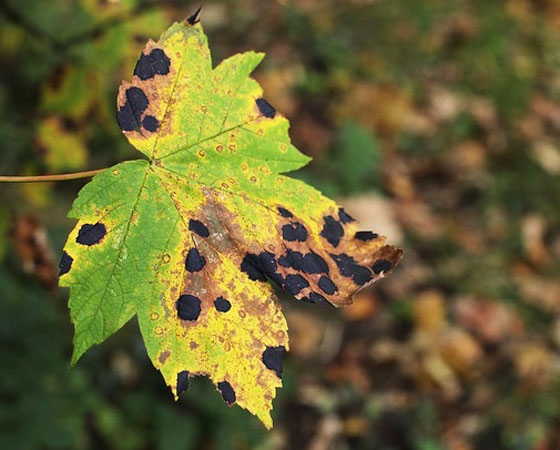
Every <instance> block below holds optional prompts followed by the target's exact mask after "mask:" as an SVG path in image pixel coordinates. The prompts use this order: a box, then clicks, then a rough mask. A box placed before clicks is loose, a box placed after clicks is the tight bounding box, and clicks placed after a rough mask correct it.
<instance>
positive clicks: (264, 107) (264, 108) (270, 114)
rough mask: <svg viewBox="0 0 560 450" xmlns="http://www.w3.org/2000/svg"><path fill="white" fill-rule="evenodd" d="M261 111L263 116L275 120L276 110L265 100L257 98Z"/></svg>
mask: <svg viewBox="0 0 560 450" xmlns="http://www.w3.org/2000/svg"><path fill="white" fill-rule="evenodd" d="M255 102H256V104H257V107H258V108H259V111H260V112H261V114H262V115H263V116H265V117H266V118H268V119H273V118H274V116H275V115H276V109H275V108H274V106H272V105H271V104H270V103H268V102H267V101H266V100H265V99H264V98H262V97H261V98H257V99H256V100H255Z"/></svg>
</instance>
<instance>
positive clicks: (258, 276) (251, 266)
mask: <svg viewBox="0 0 560 450" xmlns="http://www.w3.org/2000/svg"><path fill="white" fill-rule="evenodd" d="M277 268H278V265H277V263H276V258H275V256H274V254H273V253H270V252H262V253H260V254H258V255H255V254H253V253H247V254H246V255H245V257H244V258H243V261H242V262H241V271H242V272H245V273H246V274H247V276H248V277H249V279H251V280H253V281H266V277H267V276H268V277H269V278H270V279H271V280H272V281H274V282H275V283H276V284H277V285H278V286H280V287H282V285H283V278H282V275H281V274H279V273H277V272H276V269H277Z"/></svg>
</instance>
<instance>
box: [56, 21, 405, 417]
mask: <svg viewBox="0 0 560 450" xmlns="http://www.w3.org/2000/svg"><path fill="white" fill-rule="evenodd" d="M191 22H194V20H192V19H191V20H190V21H186V22H184V23H178V24H174V25H173V26H172V27H171V28H170V29H169V30H168V31H167V32H166V33H164V34H163V36H162V37H161V38H160V40H159V41H158V42H157V43H155V42H152V41H150V42H148V44H147V45H146V47H145V49H144V51H143V52H142V55H141V57H140V59H139V61H138V63H137V65H136V68H135V70H134V75H133V77H132V81H131V82H130V83H129V82H123V84H122V85H121V88H120V90H119V95H118V110H117V121H118V123H119V126H120V127H121V129H122V130H123V133H124V134H125V135H126V137H127V138H128V139H129V141H130V142H131V143H132V145H134V146H135V147H136V148H137V149H138V150H140V151H141V152H142V153H144V154H145V155H146V156H147V158H148V160H147V161H145V160H141V161H129V162H125V163H121V164H119V165H117V166H115V167H113V168H111V169H108V170H107V171H105V172H103V173H101V174H99V175H97V176H96V177H95V178H94V179H93V181H92V182H91V183H89V184H88V185H86V186H85V187H84V188H83V189H82V191H81V192H80V194H79V196H78V198H77V199H76V201H75V202H74V205H73V209H72V211H71V212H70V216H71V217H74V218H77V219H79V221H78V224H77V225H76V227H75V229H74V230H73V231H72V233H71V234H70V236H69V238H68V241H67V244H66V246H65V249H64V254H63V257H62V260H61V265H60V269H61V278H60V283H61V285H64V286H71V288H72V289H71V296H70V300H69V305H70V310H71V316H72V321H73V323H74V326H75V338H74V355H73V363H75V362H76V361H77V360H78V359H79V358H80V356H81V355H82V354H83V353H84V352H85V351H86V350H87V349H88V348H89V347H91V346H92V345H93V344H96V343H99V342H102V341H103V340H104V339H105V338H106V337H107V336H109V335H111V334H112V333H114V332H115V331H116V330H118V329H119V328H120V327H121V326H122V325H123V324H124V323H126V322H127V321H128V320H129V319H130V318H131V317H132V316H134V315H135V314H137V316H138V321H139V324H140V329H141V332H142V336H143V338H144V341H145V343H146V348H147V350H148V354H149V356H150V358H151V360H152V362H153V364H154V365H155V367H156V368H158V369H159V370H160V371H161V373H162V374H163V377H164V379H165V381H166V383H167V384H168V385H169V386H170V387H171V389H172V391H173V393H174V395H175V396H176V397H177V396H178V395H179V394H180V393H181V392H182V391H184V390H185V389H186V388H187V386H188V383H189V377H191V376H194V375H204V376H207V377H209V378H210V379H211V380H212V381H213V382H214V384H215V385H216V387H217V388H218V390H219V392H220V393H221V395H222V397H223V399H224V401H225V402H226V403H227V404H228V405H230V406H231V405H233V404H237V405H239V406H241V407H243V408H246V409H247V410H248V411H250V412H251V413H253V414H255V415H256V416H258V417H259V418H260V419H261V421H262V422H263V423H264V425H265V426H266V427H267V428H271V427H272V418H271V415H270V412H271V410H272V401H273V399H274V397H275V393H276V388H277V387H280V386H281V384H282V381H281V375H282V365H281V359H282V353H283V352H284V351H285V350H287V349H288V335H287V332H288V330H287V324H286V321H285V319H284V316H283V315H282V312H281V309H280V305H279V303H278V299H277V298H276V296H275V294H274V290H273V288H272V284H271V282H272V283H275V284H276V285H277V286H278V287H280V288H281V289H283V290H284V291H286V292H287V293H288V294H290V295H292V296H294V297H295V298H297V299H299V300H302V301H306V302H310V303H322V304H327V305H328V304H331V305H335V306H342V305H347V304H349V303H351V301H352V300H351V299H352V295H353V294H354V293H355V292H356V291H357V290H358V289H360V288H362V287H364V286H366V285H368V284H370V283H372V282H374V281H376V280H378V279H380V278H382V277H384V276H386V275H387V274H388V273H389V272H390V271H391V270H392V269H393V267H394V266H395V264H396V263H397V261H398V260H399V259H400V257H401V253H402V252H401V251H400V250H399V249H397V248H396V247H393V246H390V245H387V244H385V238H383V237H381V236H378V235H377V234H375V233H372V232H370V231H358V228H357V224H356V223H355V221H354V219H352V218H351V217H350V216H349V215H348V214H347V213H346V212H345V211H344V210H343V209H342V208H339V207H338V206H337V205H336V204H335V203H334V202H333V201H332V200H330V199H328V198H326V197H324V196H322V195H321V194H320V193H319V192H318V191H316V190H315V189H313V188H311V187H310V186H307V185H306V184H305V183H303V182H301V181H298V180H294V179H291V178H288V177H286V176H283V175H281V174H282V173H284V172H288V171H290V170H294V169H297V168H299V167H301V166H303V165H305V164H306V163H307V162H308V161H309V158H308V157H306V156H304V155H303V154H301V153H300V152H299V151H298V150H297V149H296V148H295V147H293V146H292V145H291V143H290V138H289V135H288V128H289V124H288V121H287V120H286V119H285V118H284V117H282V115H281V114H279V113H278V112H277V111H276V110H275V108H274V107H273V106H272V105H270V104H269V103H268V102H267V101H266V100H265V99H264V98H263V96H262V90H261V88H260V86H259V85H258V84H257V83H256V82H255V81H254V80H252V79H251V78H250V77H249V76H250V74H251V72H252V71H253V70H254V68H255V67H256V66H257V64H258V63H259V62H260V61H261V59H262V57H263V55H262V54H257V53H254V52H247V53H243V54H240V55H235V56H233V57H231V58H229V59H227V60H225V61H223V62H222V63H220V64H219V65H217V66H216V67H215V68H213V67H212V62H211V59H210V52H209V50H208V45H207V41H206V36H205V35H204V33H203V31H202V28H201V26H200V25H198V24H193V23H191Z"/></svg>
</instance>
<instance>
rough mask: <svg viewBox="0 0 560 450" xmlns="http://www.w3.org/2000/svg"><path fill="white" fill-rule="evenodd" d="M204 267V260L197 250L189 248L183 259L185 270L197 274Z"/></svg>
mask: <svg viewBox="0 0 560 450" xmlns="http://www.w3.org/2000/svg"><path fill="white" fill-rule="evenodd" d="M205 265H206V259H205V258H204V256H202V255H201V254H200V253H199V252H198V249H196V248H191V249H190V250H189V253H188V254H187V259H185V268H186V269H187V270H188V271H189V272H199V271H201V270H202V268H203V267H204V266H205Z"/></svg>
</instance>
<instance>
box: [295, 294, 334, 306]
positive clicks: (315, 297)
mask: <svg viewBox="0 0 560 450" xmlns="http://www.w3.org/2000/svg"><path fill="white" fill-rule="evenodd" d="M302 300H303V301H304V302H307V303H312V304H314V305H329V306H333V304H332V303H331V302H329V301H328V300H327V299H326V298H325V297H323V296H322V295H321V294H318V293H317V292H311V293H310V294H309V297H304V298H302Z"/></svg>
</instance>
